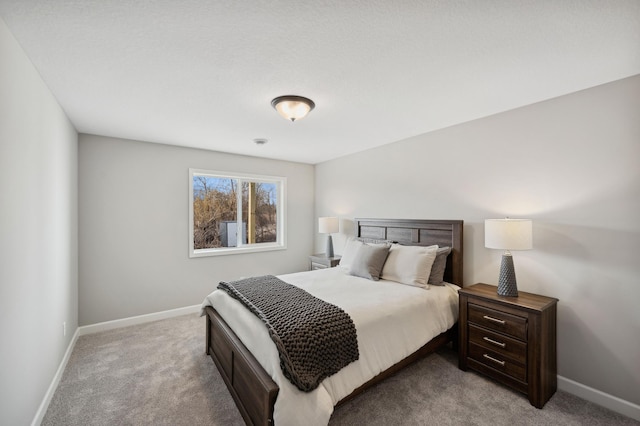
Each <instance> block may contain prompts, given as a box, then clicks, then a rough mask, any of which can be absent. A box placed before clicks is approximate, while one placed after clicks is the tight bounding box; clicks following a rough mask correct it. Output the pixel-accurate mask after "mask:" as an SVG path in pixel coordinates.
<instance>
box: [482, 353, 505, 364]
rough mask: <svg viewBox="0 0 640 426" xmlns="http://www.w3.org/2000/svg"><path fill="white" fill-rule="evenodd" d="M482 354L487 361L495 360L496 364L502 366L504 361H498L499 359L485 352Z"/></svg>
mask: <svg viewBox="0 0 640 426" xmlns="http://www.w3.org/2000/svg"><path fill="white" fill-rule="evenodd" d="M482 356H483V357H485V358H486V359H488V360H489V361H493V362H495V363H497V364H500V365H502V366H504V361H500V360H499V359H495V358H494V357H492V356H489V355H487V354H483V355H482Z"/></svg>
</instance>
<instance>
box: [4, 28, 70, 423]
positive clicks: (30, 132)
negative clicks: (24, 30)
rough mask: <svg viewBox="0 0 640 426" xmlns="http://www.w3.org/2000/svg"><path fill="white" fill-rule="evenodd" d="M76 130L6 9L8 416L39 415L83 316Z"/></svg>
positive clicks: (18, 419)
mask: <svg viewBox="0 0 640 426" xmlns="http://www.w3.org/2000/svg"><path fill="white" fill-rule="evenodd" d="M77 140H78V136H77V134H76V131H75V129H74V128H73V126H72V125H71V123H70V122H69V120H68V119H67V117H66V116H65V114H64V112H63V111H62V109H61V108H60V106H59V105H58V103H57V101H56V100H55V99H54V97H53V96H52V94H51V93H50V91H49V89H48V88H47V86H46V85H45V84H44V82H43V81H42V79H41V78H40V76H39V74H38V72H37V71H36V70H35V68H34V67H33V65H32V64H31V62H30V61H29V59H28V58H27V57H26V55H25V54H24V52H23V51H22V49H21V48H20V46H19V45H18V43H17V42H16V40H15V39H14V38H13V36H12V35H11V33H10V32H9V30H8V29H7V27H6V25H5V23H4V21H2V20H1V19H0V194H1V200H2V201H1V203H2V205H1V207H0V236H1V238H0V259H1V260H0V336H2V344H0V413H1V414H0V418H1V420H0V422H1V423H2V424H7V425H25V424H29V423H31V421H32V420H33V419H34V415H35V414H36V412H37V410H38V407H39V405H40V403H41V402H42V400H43V397H44V395H45V393H46V391H47V389H48V387H49V385H50V384H51V381H52V379H53V377H54V376H55V373H56V370H57V368H58V366H59V364H60V362H61V360H62V358H63V357H64V353H65V351H66V349H67V347H68V345H69V343H70V342H71V339H72V336H73V334H74V332H75V330H76V329H77V326H78V321H77V315H78V293H77V282H78V281H77V280H78V272H77V271H78V264H77V249H78V243H77ZM63 322H66V323H67V334H66V336H64V335H63V326H62V324H63Z"/></svg>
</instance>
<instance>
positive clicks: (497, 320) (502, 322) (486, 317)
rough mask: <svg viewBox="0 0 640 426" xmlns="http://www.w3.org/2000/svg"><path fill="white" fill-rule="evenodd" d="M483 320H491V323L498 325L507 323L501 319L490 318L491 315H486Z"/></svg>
mask: <svg viewBox="0 0 640 426" xmlns="http://www.w3.org/2000/svg"><path fill="white" fill-rule="evenodd" d="M482 318H484V319H486V320H489V321H493V322H495V323H498V324H504V323H505V321H504V320H501V319H498V318H494V317H490V316H489V315H485V316H483V317H482Z"/></svg>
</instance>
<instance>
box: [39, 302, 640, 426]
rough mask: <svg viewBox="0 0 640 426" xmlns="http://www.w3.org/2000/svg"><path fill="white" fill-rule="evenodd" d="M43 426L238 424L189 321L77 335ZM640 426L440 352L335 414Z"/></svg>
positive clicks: (364, 420)
mask: <svg viewBox="0 0 640 426" xmlns="http://www.w3.org/2000/svg"><path fill="white" fill-rule="evenodd" d="M42 424H43V425H65V426H75V425H78V426H80V425H83V426H84V425H110V426H111V425H176V426H179V425H220V426H222V425H225V426H227V425H231V426H233V425H243V424H244V422H243V421H242V418H241V417H240V414H239V413H238V411H237V409H236V407H235V404H234V402H233V400H232V399H231V396H230V395H229V393H228V391H227V388H226V387H225V385H224V382H223V381H222V378H221V377H220V375H219V374H218V371H217V369H216V368H215V365H214V364H213V361H212V360H211V358H209V357H208V356H207V355H205V322H204V318H200V317H198V316H197V315H195V314H194V315H185V316H180V317H176V318H171V319H167V320H162V321H156V322H153V323H148V324H142V325H137V326H132V327H127V328H121V329H117V330H111V331H105V332H101V333H96V334H91V335H86V336H81V337H80V338H79V339H78V341H77V342H76V346H75V349H74V350H73V353H72V355H71V358H70V360H69V363H68V365H67V368H66V370H65V372H64V375H63V377H62V380H61V382H60V385H59V387H58V389H57V390H56V392H55V394H54V396H53V399H52V400H51V403H50V405H49V409H48V411H47V413H46V415H45V417H44V420H43V422H42ZM362 424H366V425H397V424H403V425H509V426H511V425H581V426H582V425H614V424H615V425H618V424H619V425H639V424H640V422H636V421H634V420H632V419H629V418H627V417H624V416H621V415H619V414H617V413H614V412H612V411H609V410H606V409H604V408H601V407H599V406H597V405H594V404H591V403H589V402H586V401H584V400H582V399H579V398H577V397H575V396H573V395H570V394H567V393H565V392H560V391H558V392H557V393H556V394H555V395H554V396H553V397H552V398H551V400H550V401H549V402H548V403H547V404H546V405H545V407H544V408H543V409H542V410H538V409H536V408H534V407H532V406H531V405H529V402H528V400H527V399H526V397H525V396H524V395H521V394H518V393H516V392H513V391H511V390H509V389H507V388H505V387H503V386H501V385H498V384H496V383H494V382H492V381H490V380H489V379H486V378H484V377H482V376H480V375H478V374H475V373H472V372H463V371H460V370H459V369H458V367H457V355H456V353H455V352H453V351H452V350H450V349H448V348H446V349H443V350H441V351H439V352H438V353H435V354H433V355H431V356H429V357H427V358H425V359H423V360H421V361H419V362H417V363H415V364H413V365H411V366H409V367H407V368H406V369H404V370H403V371H401V372H400V373H398V374H397V375H395V376H393V377H391V378H389V379H387V380H386V381H384V382H383V383H381V384H379V385H378V386H376V387H374V388H372V389H370V390H368V391H367V392H365V393H364V394H362V395H361V396H359V397H357V398H355V399H354V400H352V401H350V402H348V403H347V404H345V405H343V406H341V407H339V408H337V409H336V411H335V412H334V414H333V416H332V417H331V421H330V425H331V426H340V425H362Z"/></svg>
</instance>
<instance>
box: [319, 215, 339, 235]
mask: <svg viewBox="0 0 640 426" xmlns="http://www.w3.org/2000/svg"><path fill="white" fill-rule="evenodd" d="M338 231H340V222H339V221H338V218H337V217H321V218H319V220H318V232H319V233H321V234H335V233H336V232H338Z"/></svg>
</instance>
